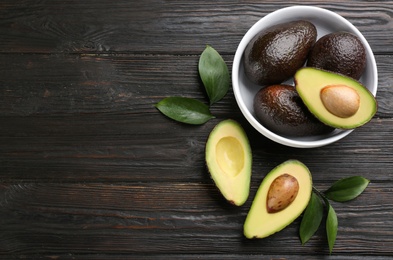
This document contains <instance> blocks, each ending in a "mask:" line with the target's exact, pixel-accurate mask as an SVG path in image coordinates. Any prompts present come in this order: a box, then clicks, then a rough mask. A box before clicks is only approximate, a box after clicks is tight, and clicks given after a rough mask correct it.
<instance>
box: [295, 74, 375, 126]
mask: <svg viewBox="0 0 393 260" xmlns="http://www.w3.org/2000/svg"><path fill="white" fill-rule="evenodd" d="M294 81H295V86H296V91H297V92H298V94H299V96H300V98H301V99H302V100H303V103H304V104H305V105H306V106H307V108H308V109H309V110H310V112H311V113H312V114H314V116H315V117H316V118H318V119H319V120H320V121H321V122H323V123H325V124H326V125H329V126H331V127H335V128H340V129H353V128H356V127H359V126H362V125H364V124H365V123H367V122H368V121H370V120H371V118H372V117H373V116H374V115H375V113H376V112H377V102H376V100H375V97H374V96H373V94H372V93H371V92H370V91H369V90H368V89H367V88H366V87H365V86H363V85H362V84H361V83H360V82H358V81H357V80H355V79H353V78H350V77H348V76H344V75H341V74H338V73H334V72H331V71H326V70H322V69H317V68H312V67H304V68H301V69H299V70H298V71H297V72H296V74H295V76H294ZM330 86H339V88H343V87H342V86H344V88H343V89H347V88H349V89H350V90H351V91H352V92H354V93H356V95H357V96H358V99H359V101H358V108H357V110H356V112H355V113H353V115H350V116H345V117H342V116H337V114H334V113H332V112H331V110H329V109H328V108H327V107H326V104H324V102H323V100H322V98H321V93H322V91H323V90H324V89H325V88H326V87H330ZM344 92H345V91H343V93H344ZM346 96H347V95H346V93H345V94H343V97H342V98H343V101H340V102H337V101H335V102H336V103H337V104H338V105H337V109H341V108H340V107H345V106H346V105H347V104H346V103H345V98H347V97H346ZM336 99H337V98H336Z"/></svg>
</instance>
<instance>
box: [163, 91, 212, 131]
mask: <svg viewBox="0 0 393 260" xmlns="http://www.w3.org/2000/svg"><path fill="white" fill-rule="evenodd" d="M156 107H157V109H158V110H159V111H161V113H163V114H164V115H166V116H167V117H169V118H172V119H173V120H176V121H178V122H182V123H186V124H192V125H200V124H204V123H206V122H207V121H208V120H210V119H211V118H214V116H213V115H212V114H211V113H210V110H209V106H207V105H206V104H204V103H202V102H200V101H198V100H196V99H192V98H186V97H167V98H164V99H162V100H161V101H160V102H158V103H157V104H156Z"/></svg>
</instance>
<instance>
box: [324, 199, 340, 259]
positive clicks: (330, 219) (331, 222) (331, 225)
mask: <svg viewBox="0 0 393 260" xmlns="http://www.w3.org/2000/svg"><path fill="white" fill-rule="evenodd" d="M337 229H338V221H337V215H336V212H335V211H334V209H333V207H332V205H330V203H329V204H328V215H327V219H326V234H327V239H328V243H329V251H330V253H332V251H333V247H334V244H335V243H336V237H337Z"/></svg>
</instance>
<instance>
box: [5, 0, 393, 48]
mask: <svg viewBox="0 0 393 260" xmlns="http://www.w3.org/2000/svg"><path fill="white" fill-rule="evenodd" d="M291 5H312V6H318V7H323V8H326V9H329V10H331V11H334V12H337V13H338V14H340V15H342V16H344V17H345V18H346V19H348V20H349V21H350V22H352V23H353V24H354V25H356V26H357V27H358V28H359V30H360V31H361V32H362V33H364V35H365V37H366V38H367V39H368V40H369V41H370V45H371V47H372V48H373V50H374V51H375V52H377V53H379V52H392V50H393V49H392V48H393V47H392V46H393V42H392V41H393V40H392V39H393V32H392V30H391V28H392V24H393V18H392V15H391V6H392V5H393V2H392V1H378V2H375V1H356V2H353V1H349V2H348V1H337V0H335V1H329V2H326V1H289V2H288V1H263V2H260V1H255V0H253V1H240V2H239V1H214V2H211V1H198V2H195V1H158V0H150V1H148V2H145V1H137V0H132V1H115V2H108V1H105V0H99V1H92V0H88V1H83V2H80V1H73V0H68V1H59V0H55V1H29V0H23V1H18V3H14V1H12V0H6V1H3V3H2V8H1V10H0V11H1V13H0V15H1V17H3V19H2V23H1V25H0V34H1V35H2V36H3V37H2V41H1V43H0V51H1V52H7V53H8V52H17V53H18V52H21V51H22V52H33V53H35V52H43V53H52V52H59V53H64V52H65V53H70V52H71V53H72V52H76V53H85V52H104V53H105V52H132V53H190V52H192V53H197V52H198V51H199V48H200V46H203V45H205V44H207V43H209V44H212V45H216V46H221V48H222V49H223V51H224V52H226V53H228V52H229V53H232V52H234V51H235V50H236V47H237V44H238V43H239V42H240V40H241V38H242V36H243V35H244V34H245V33H246V31H247V30H248V29H249V28H250V27H251V26H252V25H253V24H254V23H255V22H257V21H258V20H259V19H261V18H262V17H263V16H265V15H266V14H268V13H270V12H272V11H275V10H277V9H279V8H281V7H286V6H291ZM223 39H224V40H223Z"/></svg>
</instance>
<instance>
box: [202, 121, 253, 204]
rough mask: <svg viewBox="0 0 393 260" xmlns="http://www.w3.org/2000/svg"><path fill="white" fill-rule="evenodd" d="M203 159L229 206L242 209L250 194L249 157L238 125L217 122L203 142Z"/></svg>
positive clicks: (243, 133)
mask: <svg viewBox="0 0 393 260" xmlns="http://www.w3.org/2000/svg"><path fill="white" fill-rule="evenodd" d="M205 159H206V164H207V168H208V170H209V172H210V176H211V177H212V179H213V181H214V183H215V185H216V186H217V188H218V189H219V190H220V192H221V194H222V195H223V196H224V197H225V198H226V200H228V201H229V202H230V203H231V204H234V205H237V206H241V205H243V204H244V202H246V200H247V198H248V195H249V192H250V181H251V165H252V154H251V148H250V144H249V141H248V138H247V135H246V133H245V132H244V130H243V128H242V127H241V125H240V124H239V123H237V122H236V121H234V120H231V119H227V120H224V121H221V122H220V123H218V124H217V125H216V126H215V127H214V129H213V130H212V132H211V133H210V135H209V138H208V140H207V143H206V151H205Z"/></svg>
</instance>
